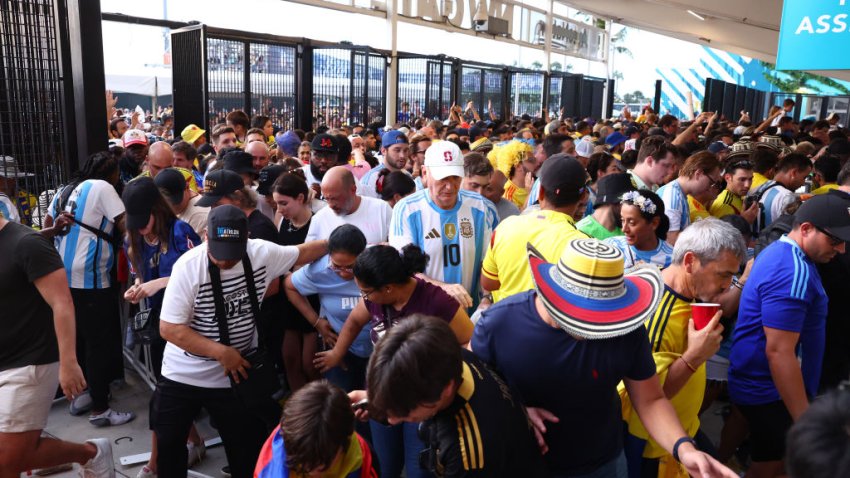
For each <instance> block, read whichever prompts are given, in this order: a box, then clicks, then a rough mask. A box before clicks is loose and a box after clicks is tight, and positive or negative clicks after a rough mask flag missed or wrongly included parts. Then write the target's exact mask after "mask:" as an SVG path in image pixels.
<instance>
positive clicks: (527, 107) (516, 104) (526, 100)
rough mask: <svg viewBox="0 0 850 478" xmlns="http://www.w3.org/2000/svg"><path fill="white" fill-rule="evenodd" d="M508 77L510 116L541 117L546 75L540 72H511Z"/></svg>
mask: <svg viewBox="0 0 850 478" xmlns="http://www.w3.org/2000/svg"><path fill="white" fill-rule="evenodd" d="M509 75H510V76H509V78H510V80H509V81H510V101H511V106H510V111H511V114H513V115H514V116H522V115H529V116H532V117H535V116H542V113H543V106H544V101H543V99H544V94H545V89H544V85H545V84H546V74H545V73H544V72H542V71H530V70H529V71H523V70H512V71H510V73H509Z"/></svg>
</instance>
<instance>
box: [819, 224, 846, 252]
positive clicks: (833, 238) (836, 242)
mask: <svg viewBox="0 0 850 478" xmlns="http://www.w3.org/2000/svg"><path fill="white" fill-rule="evenodd" d="M815 229H817V230H818V232H820V233H821V234H823V235H824V236H826V237H827V238H828V239H829V244H830V245H832V246H833V247H835V246H838V245H841V244H844V240H843V239H839V238H838V237H836V236H834V235H832V234H831V233H829V232H827V231H826V229H823V228H820V227H818V226H815Z"/></svg>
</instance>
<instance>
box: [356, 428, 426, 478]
mask: <svg viewBox="0 0 850 478" xmlns="http://www.w3.org/2000/svg"><path fill="white" fill-rule="evenodd" d="M369 427H370V428H371V429H372V444H373V445H374V450H375V454H376V455H378V462H379V465H380V468H381V470H380V471H381V473H380V476H381V478H399V477H400V476H401V470H402V468H404V469H405V470H406V473H405V476H406V477H407V478H428V477H431V474H430V473H428V472H427V471H425V470H423V469H422V468H420V467H419V453H420V452H421V451H422V450H424V449H425V443H423V442H422V440H420V439H419V424H418V423H402V424H400V425H381V424H380V423H378V422H376V421H374V420H370V421H369Z"/></svg>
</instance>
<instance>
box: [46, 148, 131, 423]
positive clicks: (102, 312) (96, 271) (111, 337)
mask: <svg viewBox="0 0 850 478" xmlns="http://www.w3.org/2000/svg"><path fill="white" fill-rule="evenodd" d="M80 174H81V176H80V178H81V179H82V181H80V182H75V183H71V184H70V185H68V186H66V187H65V188H63V189H61V190H60V191H59V192H57V193H56V195H55V196H54V198H53V202H52V203H51V205H50V208H49V210H48V216H50V217H51V218H56V217H59V214H60V213H62V212H67V213H69V214H70V215H72V216H74V222H73V223H72V224H71V227H70V228H69V231H68V233H67V234H65V235H62V236H56V238H55V240H56V244H57V249H58V250H59V255H60V256H61V257H62V262H63V263H64V265H65V272H66V274H67V277H68V285H69V286H70V288H71V297H72V298H73V299H74V312H75V316H76V321H77V322H76V324H77V350H78V351H81V352H82V353H78V359H79V361H80V366H81V367H82V369H83V372H84V373H85V377H86V382H87V383H88V386H89V394H90V396H91V400H92V407H91V414H90V415H89V423H91V424H92V425H94V426H98V427H101V426H112V425H121V424H123V423H126V422H128V421H130V420H132V419H133V418H135V415H134V414H133V413H132V412H127V413H122V412H118V411H115V410H112V409H111V408H110V407H109V383H110V382H111V381H112V380H113V379H115V378H117V377H120V376H121V375H120V374H121V373H122V372H123V361H122V359H121V354H122V352H121V325H120V323H121V321H120V320H119V316H118V314H119V312H118V311H119V308H118V295H117V294H116V291H115V289H114V288H113V286H114V285H115V284H114V283H113V281H112V273H111V271H112V266H113V264H114V263H115V260H116V255H117V254H118V251H117V250H116V248H115V246H114V245H113V242H112V241H111V237H112V236H113V235H120V234H121V233H122V232H123V231H122V229H123V226H122V224H123V215H124V203H123V202H122V201H121V198H120V197H119V196H118V193H117V192H116V190H115V184H117V183H118V161H117V160H116V159H115V158H114V157H113V156H111V155H110V154H109V153H106V152H101V153H95V154H93V155H92V156H91V157H90V158H89V159H88V160H87V161H86V163H85V164H84V165H83V168H82V170H81V173H80ZM69 188H70V191H69Z"/></svg>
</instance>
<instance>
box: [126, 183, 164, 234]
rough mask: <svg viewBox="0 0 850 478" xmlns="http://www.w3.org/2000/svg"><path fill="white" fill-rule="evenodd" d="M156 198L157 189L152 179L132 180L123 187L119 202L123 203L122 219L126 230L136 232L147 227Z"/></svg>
mask: <svg viewBox="0 0 850 478" xmlns="http://www.w3.org/2000/svg"><path fill="white" fill-rule="evenodd" d="M157 196H159V189H158V188H157V187H156V184H154V182H153V179H151V178H149V177H147V176H143V177H140V178H137V179H134V180H132V181H130V182H129V183H127V185H126V186H124V192H123V193H122V194H121V200H122V201H123V202H124V210H125V216H124V219H125V224H126V226H127V229H128V230H133V231H137V230H139V229H143V228H144V227H145V226H147V225H148V222H149V221H150V219H151V210H152V209H153V203H154V202H156V199H157Z"/></svg>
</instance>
